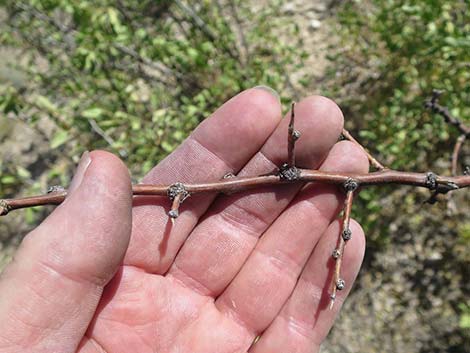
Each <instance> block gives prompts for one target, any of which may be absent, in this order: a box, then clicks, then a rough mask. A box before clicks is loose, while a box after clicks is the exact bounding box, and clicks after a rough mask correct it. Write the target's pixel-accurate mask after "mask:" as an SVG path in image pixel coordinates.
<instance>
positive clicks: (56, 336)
mask: <svg viewBox="0 0 470 353" xmlns="http://www.w3.org/2000/svg"><path fill="white" fill-rule="evenodd" d="M131 200H132V192H131V183H130V178H129V173H128V171H127V169H126V167H125V166H124V164H123V163H122V162H121V161H120V160H119V159H118V158H117V157H115V156H113V155H112V154H110V153H107V152H101V151H97V152H92V153H88V152H86V153H85V154H84V155H83V156H82V159H81V161H80V164H79V167H78V168H77V171H76V173H75V176H74V179H73V181H72V183H71V185H70V189H69V194H68V196H67V198H66V200H65V201H64V203H63V204H62V205H60V206H59V207H57V208H56V209H55V210H54V212H53V213H52V214H51V215H50V216H49V217H48V218H47V219H46V220H45V221H44V222H43V223H42V224H41V225H40V226H39V227H37V228H36V229H35V230H33V231H32V232H31V233H30V234H28V235H27V236H26V238H25V239H24V240H23V242H22V244H21V246H20V248H19V249H18V251H17V254H16V256H15V258H14V260H13V262H12V263H11V264H10V265H9V266H8V267H7V268H6V269H5V271H4V272H3V274H2V276H1V279H0V321H1V322H2V327H3V329H2V330H0V351H1V352H19V351H21V352H33V351H34V352H46V351H47V352H72V351H75V349H76V348H77V346H78V344H79V343H80V340H81V339H82V337H83V335H84V333H85V331H86V328H87V326H88V324H89V322H90V320H91V319H92V317H93V315H94V312H95V310H96V307H97V304H98V302H99V300H100V297H101V293H102V291H103V287H104V286H105V285H106V284H107V283H108V282H109V281H110V279H111V278H112V277H113V275H114V274H115V273H116V270H117V268H118V267H119V265H120V264H121V262H122V259H123V257H124V253H125V252H126V249H127V246H128V243H129V237H130V232H131V223H132V220H131Z"/></svg>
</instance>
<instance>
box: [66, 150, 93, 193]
mask: <svg viewBox="0 0 470 353" xmlns="http://www.w3.org/2000/svg"><path fill="white" fill-rule="evenodd" d="M90 163H91V158H90V153H89V152H88V151H85V152H84V153H83V155H82V157H81V158H80V162H79V163H78V167H77V169H76V171H75V175H74V176H73V179H72V182H71V183H70V186H69V190H68V195H70V194H71V193H73V192H74V191H75V190H77V189H78V187H79V186H80V184H81V183H82V180H83V177H84V176H85V172H86V170H87V169H88V167H89V166H90Z"/></svg>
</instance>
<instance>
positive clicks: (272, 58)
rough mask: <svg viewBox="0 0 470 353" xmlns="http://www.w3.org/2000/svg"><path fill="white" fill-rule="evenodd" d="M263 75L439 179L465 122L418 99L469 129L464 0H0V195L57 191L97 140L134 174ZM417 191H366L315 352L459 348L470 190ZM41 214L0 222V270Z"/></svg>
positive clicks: (464, 346) (386, 158) (403, 165)
mask: <svg viewBox="0 0 470 353" xmlns="http://www.w3.org/2000/svg"><path fill="white" fill-rule="evenodd" d="M260 84H264V85H268V86H271V87H273V88H274V89H276V90H277V91H278V92H279V93H280V94H281V97H282V100H283V103H288V102H290V101H291V100H292V99H295V100H296V99H299V98H301V97H302V96H305V95H308V94H322V95H327V96H330V97H331V98H333V99H335V100H336V101H337V102H338V104H339V105H340V106H341V108H342V110H343V112H344V114H345V117H346V127H347V128H348V129H349V130H350V131H351V132H352V133H353V135H355V136H356V137H358V138H359V139H360V140H361V141H362V142H363V143H364V144H365V145H366V146H367V148H369V150H370V151H371V152H372V153H373V154H374V155H376V156H377V157H378V158H379V160H381V161H383V162H384V163H385V164H386V165H388V166H391V167H393V168H399V169H405V170H415V171H428V170H433V171H435V172H437V173H442V174H449V173H450V154H451V152H452V147H453V144H454V142H455V140H456V138H457V137H458V135H459V134H458V131H456V130H455V129H454V128H453V127H450V126H447V125H446V124H445V123H444V122H443V120H442V118H441V117H440V116H438V115H435V114H432V113H430V112H427V111H426V110H425V109H424V108H423V102H424V100H425V99H426V98H428V97H429V96H430V94H431V91H432V89H442V90H444V91H445V94H444V95H443V96H442V98H441V103H442V104H443V105H446V106H448V107H449V109H450V110H451V112H452V114H453V115H454V116H455V117H457V118H459V119H461V120H462V121H464V122H466V123H467V124H468V123H470V3H469V2H468V0H429V1H413V0H369V1H335V0H315V1H312V0H295V1H278V0H263V1H255V0H234V1H226V0H204V1H198V2H197V3H196V2H190V1H187V0H186V1H183V0H181V1H180V0H160V1H158V0H156V1H155V0H153V1H151V0H144V1H131V0H117V1H108V0H98V1H72V0H28V1H22V2H18V1H12V0H0V195H1V196H2V197H12V196H14V195H28V194H35V193H38V192H40V193H42V192H44V190H45V189H47V186H48V185H54V184H62V185H67V184H68V182H69V180H70V177H71V175H72V173H73V169H74V165H75V163H76V162H77V161H78V159H79V156H80V155H81V153H82V152H83V151H85V150H92V149H96V148H103V149H107V150H110V151H112V152H114V153H116V154H118V155H119V156H120V157H121V158H122V159H123V160H125V162H126V163H127V165H128V166H129V168H130V170H131V173H132V175H133V177H134V178H135V180H138V179H139V178H140V177H142V176H143V175H144V174H145V173H146V172H147V171H148V170H149V169H150V168H151V167H152V166H153V165H154V164H156V163H158V161H159V160H161V159H162V158H163V157H164V156H165V155H166V154H168V153H169V152H171V151H172V150H173V149H174V148H175V147H176V146H177V145H178V144H179V143H180V142H181V141H182V140H183V139H184V138H185V137H186V136H187V135H188V133H189V132H190V131H191V130H192V129H193V128H194V127H195V126H196V125H197V124H198V123H199V122H200V121H201V120H203V119H204V118H205V117H207V116H208V115H209V114H210V113H211V112H212V111H213V110H214V109H215V108H216V107H218V106H219V105H220V104H221V103H223V102H224V101H226V100H227V99H229V98H230V97H232V96H233V95H235V94H236V93H238V92H239V91H241V90H243V89H246V88H249V87H252V86H256V85H260ZM287 106H288V105H287V104H285V107H286V109H287ZM460 161H461V164H460V165H459V173H462V169H463V166H464V165H468V164H470V156H469V148H468V143H467V146H466V147H465V148H464V149H463V151H462V156H461V159H460ZM428 197H429V194H428V193H427V192H426V191H422V190H416V189H409V188H406V187H403V188H396V187H394V188H374V189H368V190H366V191H364V192H362V193H361V196H360V200H359V202H358V204H357V205H356V207H355V217H356V218H357V219H359V220H360V221H361V222H362V224H363V225H364V227H365V230H366V234H367V237H368V249H367V253H366V260H365V264H364V266H363V269H362V271H361V274H360V276H359V279H358V283H357V285H356V287H355V290H354V292H353V293H352V295H351V297H350V299H349V300H348V301H347V303H346V306H345V310H344V312H343V313H342V315H341V320H340V321H339V322H338V324H337V325H336V326H335V328H334V329H333V331H332V333H331V335H330V338H329V340H328V342H327V344H326V345H325V347H324V351H325V352H377V351H381V352H444V351H446V352H470V348H469V347H470V297H469V295H470V251H469V249H470V219H469V218H470V217H469V214H470V195H469V193H468V191H463V192H459V193H457V194H456V195H455V196H454V197H452V199H450V200H448V199H446V198H444V199H443V200H441V202H439V203H438V204H435V205H428V204H424V203H423V202H424V201H425V200H426V199H427V198H428ZM49 211H50V209H45V208H41V209H28V210H25V211H20V212H18V213H12V214H11V215H9V216H8V217H7V218H3V219H1V220H0V240H1V249H0V269H1V268H2V267H3V266H4V265H5V263H6V262H7V261H9V259H10V258H11V256H12V254H13V253H14V250H15V248H16V247H17V245H18V244H19V242H20V241H21V238H22V236H23V235H24V234H25V233H26V232H27V230H28V229H30V228H31V227H33V226H34V225H35V224H37V223H38V222H39V221H40V220H41V219H42V218H43V217H44V216H45V215H46V214H47V213H48V212H49ZM25 220H26V222H25Z"/></svg>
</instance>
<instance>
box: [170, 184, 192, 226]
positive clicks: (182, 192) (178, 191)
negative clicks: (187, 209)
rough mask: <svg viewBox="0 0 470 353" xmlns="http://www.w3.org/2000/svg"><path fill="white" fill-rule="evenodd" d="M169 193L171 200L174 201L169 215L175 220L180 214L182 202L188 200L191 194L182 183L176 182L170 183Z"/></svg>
mask: <svg viewBox="0 0 470 353" xmlns="http://www.w3.org/2000/svg"><path fill="white" fill-rule="evenodd" d="M167 194H168V197H169V198H170V200H171V201H173V203H172V205H171V209H170V211H169V212H168V216H169V217H170V218H171V220H172V221H173V220H174V219H175V218H178V216H179V207H180V204H181V203H183V201H184V200H186V199H187V198H188V197H189V196H190V194H189V192H188V191H187V190H186V187H185V186H184V185H183V184H182V183H174V184H172V185H170V187H169V188H168V192H167Z"/></svg>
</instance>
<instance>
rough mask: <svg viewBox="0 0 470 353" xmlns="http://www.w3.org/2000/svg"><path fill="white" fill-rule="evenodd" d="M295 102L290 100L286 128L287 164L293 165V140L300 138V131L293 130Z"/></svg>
mask: <svg viewBox="0 0 470 353" xmlns="http://www.w3.org/2000/svg"><path fill="white" fill-rule="evenodd" d="M294 124H295V102H292V105H291V112H290V121H289V127H288V129H287V164H288V165H290V166H292V167H294V166H295V142H296V141H297V140H298V139H299V138H300V135H301V133H300V131H298V130H295V128H294Z"/></svg>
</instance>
